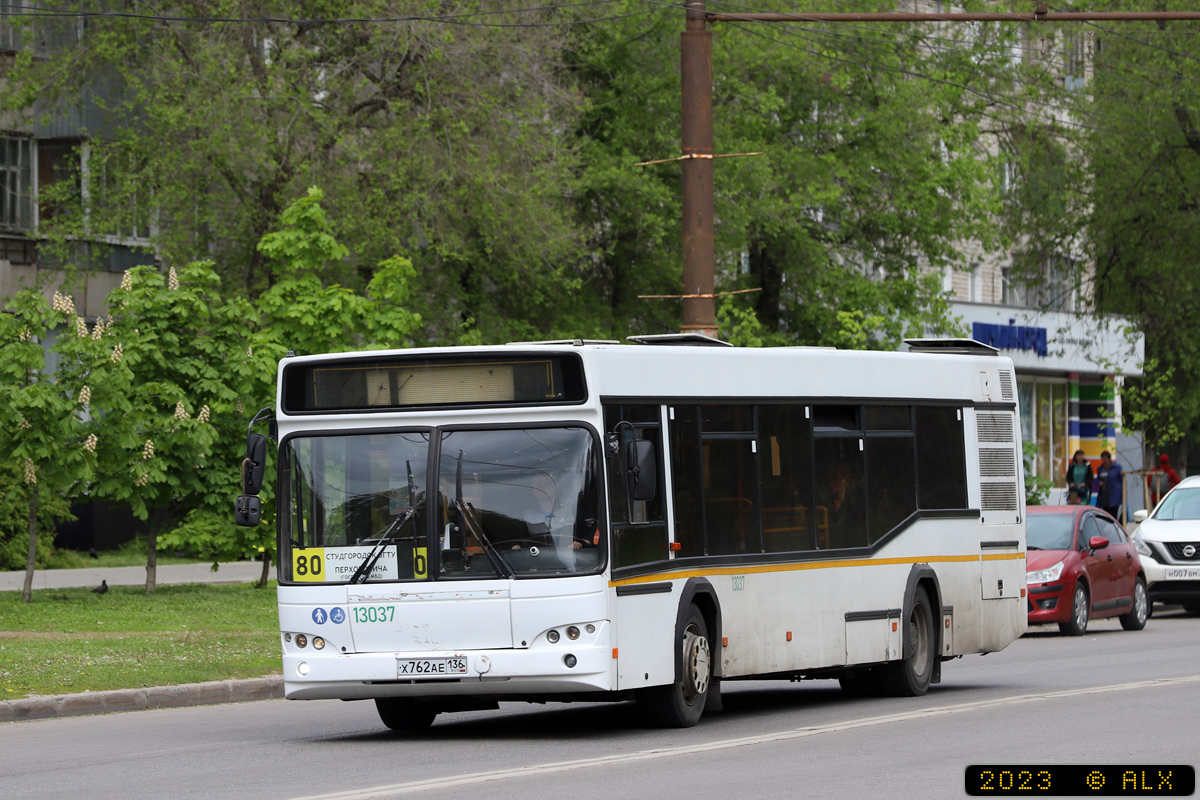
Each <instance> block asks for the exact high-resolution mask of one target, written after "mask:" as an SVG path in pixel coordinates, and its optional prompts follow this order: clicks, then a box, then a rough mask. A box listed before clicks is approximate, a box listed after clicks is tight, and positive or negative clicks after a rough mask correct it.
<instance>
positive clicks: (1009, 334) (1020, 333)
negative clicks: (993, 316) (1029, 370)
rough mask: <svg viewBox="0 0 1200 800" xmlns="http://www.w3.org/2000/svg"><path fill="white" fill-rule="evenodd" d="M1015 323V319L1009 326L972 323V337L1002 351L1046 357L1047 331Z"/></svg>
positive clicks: (1011, 320)
mask: <svg viewBox="0 0 1200 800" xmlns="http://www.w3.org/2000/svg"><path fill="white" fill-rule="evenodd" d="M1015 322H1016V320H1015V319H1010V320H1009V321H1008V324H1007V325H992V324H990V323H987V322H974V323H971V336H972V337H973V338H974V339H975V341H977V342H983V343H984V344H987V345H991V346H992V347H995V348H998V349H1000V350H1032V351H1033V352H1035V353H1037V354H1038V355H1039V356H1042V357H1045V355H1046V329H1045V328H1031V327H1028V326H1025V325H1016V324H1014V323H1015Z"/></svg>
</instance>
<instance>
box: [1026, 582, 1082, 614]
mask: <svg viewBox="0 0 1200 800" xmlns="http://www.w3.org/2000/svg"><path fill="white" fill-rule="evenodd" d="M1074 596H1075V582H1074V581H1071V582H1070V583H1069V584H1068V583H1067V582H1066V581H1055V582H1054V583H1035V584H1031V585H1030V586H1029V587H1028V593H1027V597H1026V599H1027V600H1028V601H1029V602H1028V605H1027V608H1028V611H1029V624H1030V625H1047V624H1049V623H1052V622H1068V621H1070V619H1071V601H1072V600H1073V599H1074Z"/></svg>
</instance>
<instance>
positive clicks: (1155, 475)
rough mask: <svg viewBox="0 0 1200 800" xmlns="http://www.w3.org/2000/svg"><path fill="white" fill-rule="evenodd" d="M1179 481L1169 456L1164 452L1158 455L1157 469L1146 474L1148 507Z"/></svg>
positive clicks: (1156, 502)
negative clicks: (1148, 496) (1148, 492)
mask: <svg viewBox="0 0 1200 800" xmlns="http://www.w3.org/2000/svg"><path fill="white" fill-rule="evenodd" d="M1177 483H1179V475H1178V473H1176V472H1175V470H1173V469H1171V458H1170V456H1168V455H1167V454H1166V453H1163V454H1162V455H1161V456H1159V457H1158V469H1155V470H1153V471H1152V472H1151V473H1150V474H1149V475H1147V476H1146V485H1147V486H1149V487H1150V508H1151V509H1153V508H1154V507H1155V506H1157V505H1158V501H1159V500H1162V496H1163V495H1164V494H1166V493H1167V492H1169V491H1171V490H1172V489H1174V488H1175V484H1177Z"/></svg>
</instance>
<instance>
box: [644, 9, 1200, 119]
mask: <svg viewBox="0 0 1200 800" xmlns="http://www.w3.org/2000/svg"><path fill="white" fill-rule="evenodd" d="M647 2H657V0H647ZM717 2H721V3H722V4H723V5H730V6H732V5H739V4H735V3H731V2H725V0H717ZM677 7H680V8H683V6H677ZM740 7H741V8H742V9H747V8H749V7H747V6H744V5H741V6H740ZM756 12H757V9H756V10H755V12H750V11H747V13H756ZM731 16H732V15H731ZM749 22H755V20H747V23H749ZM727 24H732V23H727ZM771 24H772V26H773V27H776V28H780V29H783V30H784V31H785V32H787V33H789V34H790V35H794V36H798V37H799V38H802V39H805V40H807V41H811V42H814V43H816V44H820V45H821V46H830V47H834V49H837V50H838V51H839V52H842V53H843V54H849V53H848V52H847V50H846V49H845V48H839V47H837V46H836V45H830V44H828V43H826V42H823V41H820V40H819V39H814V38H813V37H812V36H805V35H803V34H802V33H798V31H803V32H807V33H812V34H816V35H818V36H820V35H822V34H829V35H834V36H838V37H842V38H850V39H857V40H862V41H867V42H871V43H877V44H894V43H895V39H892V38H885V37H863V36H856V35H853V34H841V33H837V32H833V31H825V30H814V29H812V28H808V27H805V26H803V25H794V24H790V23H783V22H773V23H771ZM836 24H838V25H841V24H842V23H836ZM733 27H734V28H736V29H738V30H743V31H747V32H751V33H755V34H756V35H761V34H759V33H758V32H756V31H750V30H749V28H747V27H743V26H741V25H733ZM853 27H858V28H861V27H862V26H853ZM870 30H876V31H877V30H878V29H870ZM879 32H881V33H882V32H883V31H879ZM912 36H917V34H912ZM765 38H767V39H769V40H771V41H777V42H778V41H779V40H775V39H771V37H765ZM780 43H781V44H782V42H780ZM799 49H802V50H805V51H806V52H809V53H812V54H813V55H818V56H821V57H825V58H832V57H831V56H829V54H827V53H815V52H814V51H811V50H806V49H805V48H799ZM944 49H947V50H952V51H955V52H960V53H964V54H977V51H975V50H962V49H956V48H944ZM1022 49H1023V50H1025V51H1028V50H1035V51H1036V50H1038V48H1022ZM997 52H998V51H993V52H992V54H993V55H995V54H997ZM1000 57H1001V58H1007V56H1005V55H1003V54H1002V53H1001V54H1000ZM835 60H841V59H835ZM1040 60H1042V61H1043V62H1046V61H1047V60H1046V59H1044V58H1043V59H1040ZM848 63H857V64H859V65H860V66H867V64H866V63H865V62H848ZM1051 65H1052V66H1056V65H1054V64H1053V63H1051ZM1061 66H1065V64H1061ZM875 67H876V68H883V69H889V70H891V71H897V70H896V68H886V67H880V65H878V64H876V65H875ZM899 71H901V72H904V73H905V74H911V75H915V76H917V77H921V78H923V79H925V80H936V81H937V82H939V83H943V84H947V85H957V86H959V87H960V88H963V89H964V90H966V91H969V92H971V93H973V94H976V95H978V96H982V97H986V98H988V99H991V100H993V101H995V102H996V103H997V104H998V105H1002V106H1006V107H1009V108H1017V107H1016V106H1014V105H1013V104H1011V103H1006V102H1003V101H1000V100H999V98H996V97H994V96H993V95H990V94H988V93H986V92H982V91H981V90H979V89H977V88H974V87H968V86H965V85H962V84H955V83H954V82H952V81H945V80H943V79H935V78H933V77H932V76H929V75H926V74H924V73H917V72H914V71H912V70H899ZM1092 72H1093V74H1097V73H1096V71H1095V70H1094V69H1093V70H1092ZM1099 74H1101V75H1106V74H1107V73H1099ZM1112 77H1115V78H1117V79H1118V80H1120V79H1123V78H1122V77H1121V76H1115V75H1114V76H1112ZM1010 79H1011V80H1013V82H1014V83H1016V84H1020V85H1025V86H1032V87H1039V86H1041V85H1042V84H1040V83H1038V82H1036V81H1029V80H1024V79H1022V78H1021V77H1020V76H1019V75H1013V76H1010ZM1124 80H1129V81H1131V82H1139V83H1142V84H1143V85H1147V86H1158V84H1152V83H1150V82H1147V81H1136V79H1124ZM1186 94H1188V95H1190V96H1200V95H1196V94H1195V93H1192V92H1186ZM1067 97H1068V99H1069V98H1070V95H1069V94H1068V95H1067ZM1060 99H1061V98H1060ZM1115 102H1118V103H1121V104H1124V105H1138V106H1143V107H1152V108H1167V109H1173V108H1174V107H1173V106H1164V105H1161V104H1155V103H1145V102H1142V101H1136V100H1129V99H1117V100H1115ZM1063 110H1064V111H1067V112H1068V113H1072V112H1079V104H1077V103H1071V104H1069V105H1066V106H1064V108H1063ZM1025 113H1028V109H1026V112H1025ZM1080 113H1083V114H1086V115H1087V116H1090V117H1094V118H1101V119H1112V120H1116V121H1119V122H1127V123H1134V124H1136V125H1139V126H1144V127H1145V126H1148V127H1154V128H1163V129H1166V130H1169V131H1171V132H1173V133H1174V132H1179V128H1178V125H1177V123H1173V122H1172V123H1159V122H1153V121H1148V120H1143V119H1136V118H1130V117H1124V116H1119V115H1115V114H1105V113H1102V112H1097V111H1095V110H1092V109H1087V110H1085V111H1083V112H1080ZM1036 116H1040V117H1042V118H1043V119H1046V118H1051V119H1053V121H1054V122H1055V123H1056V124H1062V125H1069V126H1071V127H1079V128H1095V126H1089V125H1087V124H1086V123H1082V122H1080V121H1078V120H1066V119H1061V118H1059V116H1058V115H1056V114H1054V115H1052V116H1051V117H1047V114H1046V113H1039V114H1037V115H1036ZM1095 129H1096V130H1103V131H1106V132H1111V133H1123V134H1125V135H1133V136H1149V137H1152V138H1161V137H1158V136H1155V135H1154V134H1145V133H1139V132H1135V131H1116V130H1113V129H1101V128H1095Z"/></svg>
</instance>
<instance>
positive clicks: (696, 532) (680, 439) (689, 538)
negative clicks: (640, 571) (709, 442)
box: [670, 405, 704, 557]
mask: <svg viewBox="0 0 1200 800" xmlns="http://www.w3.org/2000/svg"><path fill="white" fill-rule="evenodd" d="M674 409H675V415H674V417H673V418H672V419H671V423H670V434H671V436H670V438H671V486H672V494H673V497H672V498H671V501H672V502H673V503H674V504H675V543H676V544H678V545H679V551H678V552H677V553H676V555H677V556H680V557H685V556H702V555H704V527H703V526H704V517H703V516H702V509H701V503H702V502H703V501H704V490H703V488H702V485H701V483H700V480H701V473H700V420H699V419H698V417H697V412H696V406H682V405H681V406H675V407H674Z"/></svg>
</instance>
